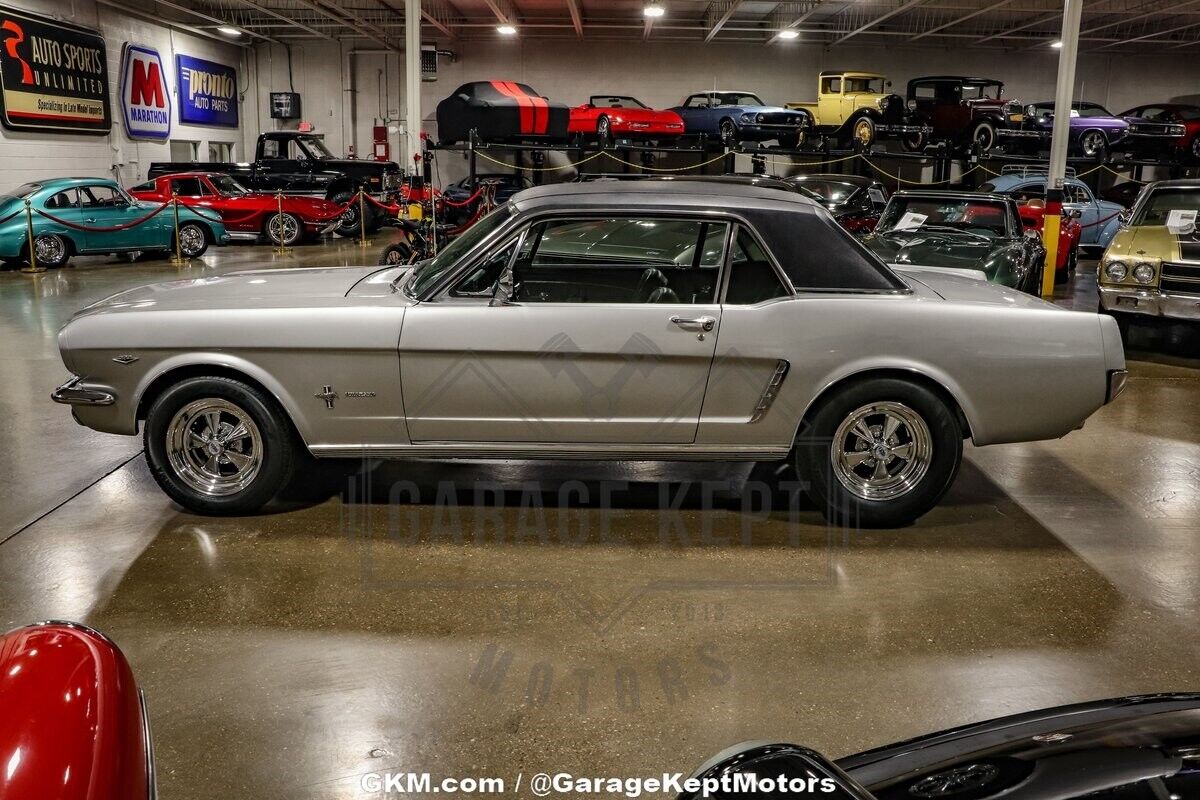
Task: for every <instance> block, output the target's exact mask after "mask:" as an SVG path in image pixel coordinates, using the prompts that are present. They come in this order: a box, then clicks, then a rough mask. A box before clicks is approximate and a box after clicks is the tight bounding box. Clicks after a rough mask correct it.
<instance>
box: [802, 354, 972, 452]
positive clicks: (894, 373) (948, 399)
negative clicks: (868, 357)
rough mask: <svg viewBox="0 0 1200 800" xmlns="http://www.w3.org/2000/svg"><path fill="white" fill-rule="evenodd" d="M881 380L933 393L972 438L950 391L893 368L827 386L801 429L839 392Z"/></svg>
mask: <svg viewBox="0 0 1200 800" xmlns="http://www.w3.org/2000/svg"><path fill="white" fill-rule="evenodd" d="M879 378H893V379H896V380H901V381H907V382H908V383H915V384H917V385H919V386H923V387H924V388H926V389H928V390H929V391H931V392H933V393H934V394H935V395H937V396H938V397H939V398H940V399H941V401H942V402H943V403H945V404H946V407H947V408H949V409H950V410H952V411H953V412H954V416H956V417H957V418H958V424H959V425H960V426H961V427H962V432H963V438H964V439H970V438H971V423H970V422H969V421H968V420H967V415H966V414H964V413H963V410H962V406H961V405H959V403H958V400H957V399H956V398H955V397H954V395H953V394H951V393H950V390H949V389H947V388H946V387H945V386H943V385H942V384H940V383H939V382H937V381H935V380H934V379H933V378H930V377H929V376H928V375H925V374H923V373H920V372H916V371H914V370H907V369H892V368H886V369H870V370H867V371H865V372H856V373H854V374H853V375H847V376H846V377H844V378H841V379H840V380H837V381H834V382H833V383H831V384H830V385H829V386H826V387H825V388H824V389H823V390H821V393H820V394H819V395H817V397H816V398H814V399H813V401H812V403H810V404H809V406H808V409H807V410H806V411H805V412H804V418H803V419H802V420H800V425H801V427H802V428H803V427H804V426H806V425H808V422H809V419H810V418H811V417H812V416H813V414H814V413H816V411H817V409H818V408H820V407H821V404H822V403H824V402H825V400H827V399H828V398H830V397H832V396H833V395H834V394H836V393H837V392H840V391H842V390H843V389H845V388H846V387H848V386H852V385H854V384H856V383H862V382H863V381H869V380H876V379H879Z"/></svg>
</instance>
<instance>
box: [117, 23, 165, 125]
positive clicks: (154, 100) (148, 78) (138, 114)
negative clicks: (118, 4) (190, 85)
mask: <svg viewBox="0 0 1200 800" xmlns="http://www.w3.org/2000/svg"><path fill="white" fill-rule="evenodd" d="M169 91H170V90H169V89H168V87H167V75H166V71H165V70H164V69H163V63H162V59H161V58H160V57H159V55H158V51H157V50H155V49H153V48H151V47H144V46H142V45H139V44H133V43H132V42H126V43H125V50H124V52H122V53H121V114H122V116H124V118H125V130H126V131H127V132H128V133H129V136H130V137H131V138H134V139H166V138H167V137H168V136H170V135H171V106H170V104H169V101H168V97H169Z"/></svg>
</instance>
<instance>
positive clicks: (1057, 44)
mask: <svg viewBox="0 0 1200 800" xmlns="http://www.w3.org/2000/svg"><path fill="white" fill-rule="evenodd" d="M1050 46H1051V47H1053V48H1054V49H1055V50H1062V42H1051V43H1050Z"/></svg>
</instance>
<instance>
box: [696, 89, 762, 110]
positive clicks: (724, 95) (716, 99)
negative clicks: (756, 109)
mask: <svg viewBox="0 0 1200 800" xmlns="http://www.w3.org/2000/svg"><path fill="white" fill-rule="evenodd" d="M708 101H709V105H710V106H711V107H713V108H717V107H718V106H765V105H766V103H764V102H763V101H762V100H759V99H758V96H757V95H753V94H739V93H738V92H717V93H715V94H710V95H708Z"/></svg>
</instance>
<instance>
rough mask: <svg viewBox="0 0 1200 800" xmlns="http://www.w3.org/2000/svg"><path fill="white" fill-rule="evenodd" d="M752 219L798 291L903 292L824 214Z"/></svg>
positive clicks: (770, 214)
mask: <svg viewBox="0 0 1200 800" xmlns="http://www.w3.org/2000/svg"><path fill="white" fill-rule="evenodd" d="M752 220H753V222H754V227H755V228H756V229H757V230H758V232H759V234H761V235H762V237H763V240H764V241H765V242H766V245H767V247H768V248H769V249H770V250H771V253H772V254H773V255H774V256H775V260H776V261H778V262H779V266H781V267H782V268H783V271H784V274H786V275H787V276H788V279H789V280H790V281H791V282H792V285H793V286H795V287H796V289H797V290H799V291H805V290H809V291H827V292H828V291H853V292H894V291H903V290H905V289H907V288H908V287H907V286H906V285H905V284H904V282H903V281H901V280H900V279H899V278H898V277H896V276H895V275H893V274H892V272H891V271H890V270H889V269H888V268H887V267H886V266H884V265H883V262H881V261H880V260H879V259H877V258H876V257H875V256H874V255H872V254H871V253H870V251H868V250H867V249H866V248H865V247H863V245H862V244H861V243H859V242H858V240H856V239H855V238H854V237H853V236H851V235H850V234H849V233H847V232H846V231H845V230H843V228H842V226H841V225H838V224H837V223H836V222H835V221H834V220H833V218H832V217H830V216H829V215H828V214H827V213H826V212H824V211H820V212H818V213H807V212H800V213H798V212H794V211H791V212H789V211H758V212H755V214H754V215H753V217H752Z"/></svg>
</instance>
